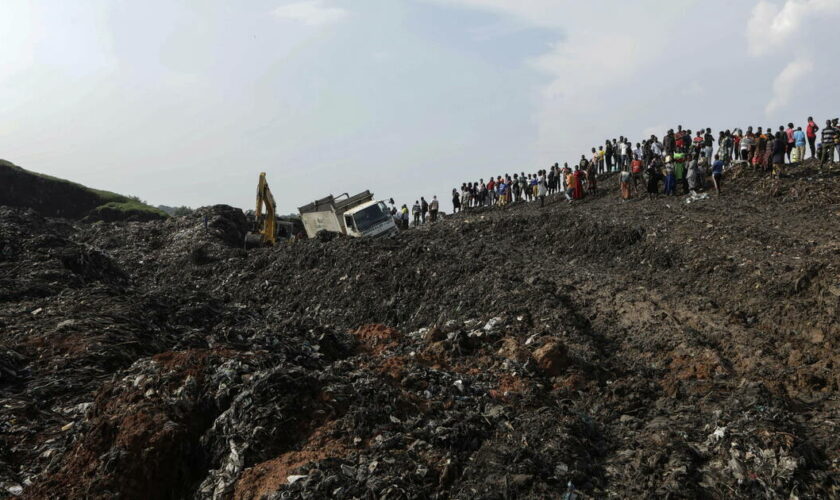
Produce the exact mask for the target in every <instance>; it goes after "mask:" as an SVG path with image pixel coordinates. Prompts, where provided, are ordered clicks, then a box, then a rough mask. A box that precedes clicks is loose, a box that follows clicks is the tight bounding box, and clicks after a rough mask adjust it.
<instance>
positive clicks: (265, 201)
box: [245, 172, 277, 247]
mask: <svg viewBox="0 0 840 500" xmlns="http://www.w3.org/2000/svg"><path fill="white" fill-rule="evenodd" d="M275 208H276V206H275V203H274V196H273V195H272V194H271V189H269V188H268V181H266V180H265V172H261V173H260V180H259V183H258V184H257V207H256V210H255V211H254V215H255V217H256V231H257V232H256V233H248V234H247V235H246V236H245V246H246V247H253V246H271V245H274V243H275V242H276V240H277V232H276V231H277V215H276V214H275Z"/></svg>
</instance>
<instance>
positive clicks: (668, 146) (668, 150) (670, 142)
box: [662, 129, 677, 156]
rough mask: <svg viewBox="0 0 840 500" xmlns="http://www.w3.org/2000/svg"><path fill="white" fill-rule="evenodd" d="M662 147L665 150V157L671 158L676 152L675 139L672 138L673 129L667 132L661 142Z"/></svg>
mask: <svg viewBox="0 0 840 500" xmlns="http://www.w3.org/2000/svg"><path fill="white" fill-rule="evenodd" d="M662 141H663V142H662V146H663V147H664V149H665V156H673V154H674V153H675V152H676V147H677V146H676V139H675V138H674V129H670V130H668V133H667V134H665V138H664V139H663V140H662Z"/></svg>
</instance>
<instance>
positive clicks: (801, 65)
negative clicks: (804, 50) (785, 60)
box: [764, 59, 814, 116]
mask: <svg viewBox="0 0 840 500" xmlns="http://www.w3.org/2000/svg"><path fill="white" fill-rule="evenodd" d="M813 70H814V64H813V63H812V62H811V61H810V60H808V59H797V60H795V61H793V62H791V63H790V64H788V65H787V66H785V69H783V70H782V72H781V73H779V76H777V77H776V79H775V80H774V81H773V97H772V98H771V99H770V102H768V103H767V107H766V108H765V110H764V112H765V113H766V114H767V115H768V116H769V115H770V114H772V113H773V112H775V111H777V110H779V109H781V108H784V107H785V106H787V105H788V104H789V103H790V100H791V98H793V97H794V96H795V91H796V86H797V84H799V83H800V82H802V80H803V79H804V78H805V77H806V76H808V75H809V74H810V73H811V72H812V71H813Z"/></svg>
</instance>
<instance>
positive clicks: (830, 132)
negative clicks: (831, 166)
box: [820, 120, 837, 165]
mask: <svg viewBox="0 0 840 500" xmlns="http://www.w3.org/2000/svg"><path fill="white" fill-rule="evenodd" d="M836 143H837V130H836V129H835V128H834V127H832V126H831V120H826V121H825V128H824V129H822V157H821V158H820V165H825V164H826V163H832V162H834V145H835V144H836Z"/></svg>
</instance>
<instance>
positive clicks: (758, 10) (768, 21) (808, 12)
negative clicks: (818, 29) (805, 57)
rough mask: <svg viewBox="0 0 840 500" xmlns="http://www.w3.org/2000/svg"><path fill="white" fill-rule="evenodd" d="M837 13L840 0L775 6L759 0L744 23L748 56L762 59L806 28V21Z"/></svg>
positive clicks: (800, 0) (798, 1)
mask: <svg viewBox="0 0 840 500" xmlns="http://www.w3.org/2000/svg"><path fill="white" fill-rule="evenodd" d="M837 13H840V0H786V1H785V3H784V5H782V6H781V7H779V5H778V4H777V3H774V2H770V1H768V0H761V1H760V2H758V3H757V4H756V6H755V7H754V8H753V10H752V15H751V16H750V19H749V22H748V23H747V44H748V48H749V53H750V55H753V56H763V55H767V54H769V53H771V52H772V51H773V50H774V49H776V48H778V47H784V46H785V45H786V44H788V43H790V42H791V38H792V37H793V36H794V35H796V34H797V33H802V32H803V31H807V30H808V29H809V21H810V20H812V19H817V18H820V17H823V16H826V15H832V14H837Z"/></svg>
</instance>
